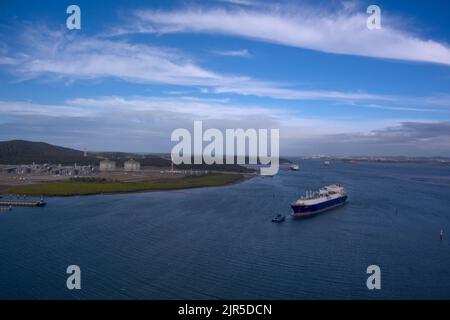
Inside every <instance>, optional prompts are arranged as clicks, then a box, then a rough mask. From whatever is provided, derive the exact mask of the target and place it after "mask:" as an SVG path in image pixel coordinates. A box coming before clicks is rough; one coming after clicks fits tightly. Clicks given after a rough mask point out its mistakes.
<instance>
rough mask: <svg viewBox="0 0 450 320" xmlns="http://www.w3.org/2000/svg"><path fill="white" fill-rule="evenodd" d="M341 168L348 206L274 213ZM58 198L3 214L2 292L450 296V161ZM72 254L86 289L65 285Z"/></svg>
mask: <svg viewBox="0 0 450 320" xmlns="http://www.w3.org/2000/svg"><path fill="white" fill-rule="evenodd" d="M337 181H339V182H341V183H342V184H344V186H345V187H346V188H347V190H348V193H349V200H350V202H349V203H348V204H347V206H345V207H343V208H340V209H337V210H334V211H331V212H328V213H324V214H322V215H319V216H315V217H313V218H309V219H306V220H293V219H291V218H288V219H287V220H286V222H284V223H282V224H279V225H277V224H273V223H271V222H270V220H271V218H272V216H274V215H275V214H276V213H288V212H289V202H290V201H292V200H294V199H296V198H298V196H299V195H300V193H303V192H304V191H305V190H306V189H314V188H318V187H321V186H323V185H325V184H330V183H334V182H337ZM48 202H49V205H48V206H47V207H45V208H42V209H40V208H15V209H14V210H13V211H12V212H11V213H3V212H2V213H0V257H1V258H0V259H1V260H0V298H2V299H5V298H32V299H35V298H40V299H46V298H63V299H65V298H76V299H86V298H114V299H115V298H118V299H129V298H132V299H136V298H147V299H210V298H212V299H215V298H217V299H322V298H326V299H353V298H390V299H399V298H408V299H409V298H447V299H448V298H450V271H449V267H450V168H449V167H444V166H438V165H416V164H407V165H396V164H357V165H352V164H345V163H340V162H334V163H333V164H332V166H331V167H330V168H324V167H323V165H322V163H321V162H318V161H317V162H316V161H303V162H301V171H300V172H289V171H285V170H283V171H281V172H280V174H279V175H278V176H276V177H274V178H261V177H258V178H255V179H251V180H249V181H246V182H244V183H242V184H239V185H233V186H228V187H219V188H207V189H196V190H187V191H174V192H158V193H139V194H127V195H109V196H90V197H72V198H52V199H49V201H48ZM441 228H443V229H444V231H445V232H446V233H445V235H444V241H442V242H440V241H439V231H440V229H441ZM71 264H76V265H79V266H80V267H81V270H82V290H81V291H76V292H75V291H69V290H67V289H66V276H67V275H66V273H65V271H66V268H67V266H68V265H71ZM371 264H377V265H379V266H380V267H381V271H382V280H381V282H382V283H381V285H382V289H381V290H379V291H369V290H367V288H366V279H367V275H366V268H367V266H369V265H371Z"/></svg>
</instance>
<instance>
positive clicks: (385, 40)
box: [118, 5, 450, 65]
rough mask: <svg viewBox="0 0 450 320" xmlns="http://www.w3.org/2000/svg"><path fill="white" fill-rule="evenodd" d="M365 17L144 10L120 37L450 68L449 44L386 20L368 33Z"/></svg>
mask: <svg viewBox="0 0 450 320" xmlns="http://www.w3.org/2000/svg"><path fill="white" fill-rule="evenodd" d="M367 17H368V15H367V14H366V13H365V10H362V9H361V8H360V10H359V11H356V9H355V6H349V5H346V6H344V8H343V9H340V10H332V11H330V12H326V11H323V10H322V11H320V10H318V9H316V8H312V7H307V6H303V7H292V6H286V7H283V6H281V7H278V8H277V9H274V8H271V9H270V10H266V9H264V8H262V9H258V8H255V7H249V8H246V7H237V8H236V7H233V8H196V9H192V8H188V9H183V10H176V11H153V10H140V11H136V12H135V16H134V17H133V21H132V22H131V21H130V23H131V27H129V28H128V29H122V30H120V31H119V30H118V32H125V33H126V32H149V33H162V34H163V33H177V32H178V33H179V32H193V33H214V34H226V35H233V36H239V37H244V38H249V39H255V40H259V41H265V42H270V43H276V44H281V45H286V46H293V47H299V48H306V49H312V50H317V51H322V52H328V53H336V54H349V55H358V56H365V57H374V58H387V59H398V60H406V61H419V62H431V63H439V64H445V65H450V47H449V45H448V44H446V43H440V42H438V41H434V40H431V39H425V38H420V37H418V36H415V35H414V34H411V33H409V32H408V31H405V30H400V29H399V28H398V27H395V26H393V25H389V21H390V19H388V17H386V15H383V17H382V19H383V20H382V21H383V24H382V29H381V30H369V29H367V27H366V19H367ZM392 20H395V21H397V20H399V19H396V18H393V19H392Z"/></svg>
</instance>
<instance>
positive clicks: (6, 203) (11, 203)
mask: <svg viewBox="0 0 450 320" xmlns="http://www.w3.org/2000/svg"><path fill="white" fill-rule="evenodd" d="M46 204H47V203H46V202H44V201H43V200H39V201H21V200H0V207H44V206H45V205H46Z"/></svg>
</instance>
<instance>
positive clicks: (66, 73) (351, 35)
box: [0, 0, 450, 156]
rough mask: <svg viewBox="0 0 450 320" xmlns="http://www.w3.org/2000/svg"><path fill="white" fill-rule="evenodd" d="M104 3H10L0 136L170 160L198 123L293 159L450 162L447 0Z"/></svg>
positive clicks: (2, 23) (1, 68) (2, 54)
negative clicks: (254, 135)
mask: <svg viewBox="0 0 450 320" xmlns="http://www.w3.org/2000/svg"><path fill="white" fill-rule="evenodd" d="M111 2H112V1H77V2H65V1H8V0H7V1H2V2H1V4H0V84H1V85H0V140H8V139H28V140H38V141H46V142H50V143H55V144H60V145H64V146H69V147H75V148H82V149H84V148H86V149H89V150H123V151H139V152H168V151H170V149H171V147H172V142H171V141H170V133H171V132H172V130H174V129H176V128H180V127H181V128H188V129H190V128H192V125H193V121H194V120H203V121H204V125H205V127H217V128H221V129H225V128H279V129H280V137H281V153H282V154H285V155H310V154H336V155H351V154H353V155H363V154H372V155H400V154H403V155H425V156H426V155H428V156H434V155H445V156H450V39H449V38H450V33H449V30H450V19H449V15H450V3H449V2H448V1H427V2H425V1H377V2H368V1H279V2H269V1H258V0H221V1H219V0H218V1H173V2H171V1H130V0H128V1H114V2H113V3H111ZM70 4H77V5H78V6H79V7H80V8H81V19H82V22H81V24H82V27H81V30H68V29H67V28H66V27H65V22H66V18H67V16H68V15H67V14H66V8H67V6H68V5H70ZM370 4H377V5H378V6H379V7H380V8H381V17H382V28H381V29H380V30H368V29H367V27H366V19H367V17H368V14H367V13H366V8H367V7H368V6H369V5H370Z"/></svg>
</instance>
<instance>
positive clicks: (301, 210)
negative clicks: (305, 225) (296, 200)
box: [291, 196, 347, 217]
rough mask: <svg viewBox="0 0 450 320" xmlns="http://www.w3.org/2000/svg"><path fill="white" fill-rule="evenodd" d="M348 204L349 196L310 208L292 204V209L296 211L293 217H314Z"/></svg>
mask: <svg viewBox="0 0 450 320" xmlns="http://www.w3.org/2000/svg"><path fill="white" fill-rule="evenodd" d="M346 202H347V196H342V197H339V198H336V199H332V200H328V201H324V202H321V203H317V204H314V205H310V206H305V205H295V204H292V205H291V208H292V210H294V212H293V213H292V214H291V215H293V216H297V217H302V216H309V215H314V214H317V213H320V212H324V211H327V210H331V209H333V208H336V207H339V206H342V205H344V204H345V203H346Z"/></svg>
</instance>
